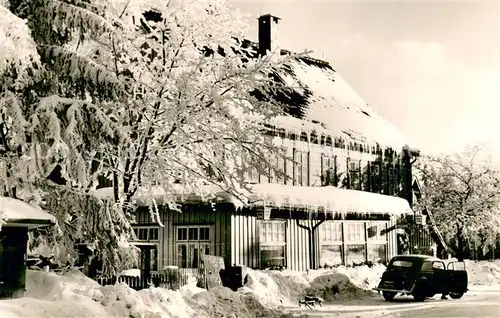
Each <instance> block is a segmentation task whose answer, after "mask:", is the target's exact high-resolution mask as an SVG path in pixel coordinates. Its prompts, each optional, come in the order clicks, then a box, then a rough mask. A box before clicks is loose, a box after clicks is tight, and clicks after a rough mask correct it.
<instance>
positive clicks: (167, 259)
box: [137, 205, 397, 271]
mask: <svg viewBox="0 0 500 318" xmlns="http://www.w3.org/2000/svg"><path fill="white" fill-rule="evenodd" d="M137 221H138V226H158V225H157V224H154V223H153V222H151V218H150V214H149V211H148V209H147V208H145V207H141V208H140V209H139V213H137ZM161 221H162V223H163V224H164V227H163V228H162V227H160V233H159V241H158V242H156V244H157V245H158V251H159V260H158V261H159V264H158V265H159V268H160V269H161V268H163V267H164V266H166V265H177V247H176V244H175V243H176V237H175V236H176V233H175V226H177V225H210V226H211V228H212V231H213V235H214V237H213V244H212V247H211V253H212V254H214V255H217V256H221V257H223V258H224V261H225V263H226V265H227V266H229V265H245V266H248V267H251V268H260V265H261V260H260V235H259V234H260V232H259V228H260V226H261V224H262V222H263V220H258V219H257V217H256V216H255V214H253V213H248V211H247V213H240V212H238V213H237V212H236V211H235V210H234V207H233V206H231V205H217V206H216V207H215V209H213V208H212V207H211V206H210V205H186V206H184V210H183V212H182V213H179V212H176V211H170V210H167V209H164V210H163V211H161ZM317 222H318V221H310V220H300V221H297V220H293V219H292V220H290V219H289V220H286V221H285V223H286V234H285V235H286V248H285V254H286V255H285V259H286V267H287V269H289V270H295V271H305V270H308V269H310V254H311V253H310V247H309V233H308V231H307V230H306V229H305V228H303V226H306V227H312V225H314V224H316V223H317ZM395 224H396V217H394V216H393V217H391V219H390V222H389V225H388V227H391V226H392V225H395ZM299 225H300V226H299ZM301 226H302V227H301ZM320 226H321V225H320ZM319 232H320V231H319V229H317V230H316V235H315V240H316V244H315V247H316V264H317V265H320V264H319V259H320V242H319V240H320V234H319ZM387 240H388V247H387V257H388V259H390V258H391V257H393V256H395V255H397V232H396V231H395V230H393V231H390V232H388V233H387ZM153 243H154V242H153Z"/></svg>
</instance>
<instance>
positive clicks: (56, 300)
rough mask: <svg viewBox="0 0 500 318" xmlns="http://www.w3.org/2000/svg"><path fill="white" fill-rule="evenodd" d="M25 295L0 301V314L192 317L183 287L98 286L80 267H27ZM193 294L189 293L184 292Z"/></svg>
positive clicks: (3, 315)
mask: <svg viewBox="0 0 500 318" xmlns="http://www.w3.org/2000/svg"><path fill="white" fill-rule="evenodd" d="M26 288H27V292H26V295H25V297H24V298H19V299H12V300H3V301H0V312H2V317H33V318H35V317H166V318H168V317H195V316H197V315H198V313H197V311H196V309H194V308H191V307H189V306H188V305H187V304H186V302H185V300H184V295H183V291H181V292H173V291H170V290H166V289H162V288H150V289H145V290H141V291H139V292H137V291H135V290H133V289H131V288H130V287H128V286H127V285H126V284H123V283H121V284H117V285H113V286H111V285H110V286H104V287H102V286H100V285H99V284H97V282H95V281H93V280H91V279H90V278H88V277H86V276H85V275H83V274H82V273H81V272H79V271H72V272H69V273H67V274H65V275H64V276H61V275H57V274H55V273H47V272H37V271H28V272H27V279H26ZM186 294H188V295H192V293H186Z"/></svg>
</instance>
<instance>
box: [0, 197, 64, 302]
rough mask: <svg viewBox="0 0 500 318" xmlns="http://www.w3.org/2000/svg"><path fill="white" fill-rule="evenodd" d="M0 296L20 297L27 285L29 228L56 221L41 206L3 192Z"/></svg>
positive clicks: (0, 227)
mask: <svg viewBox="0 0 500 318" xmlns="http://www.w3.org/2000/svg"><path fill="white" fill-rule="evenodd" d="M0 222H1V223H0V298H17V297H22V296H23V295H24V291H25V288H26V250H27V244H28V231H29V230H30V229H33V228H37V227H43V226H50V225H54V224H56V218H55V217H54V216H53V215H50V214H49V213H47V212H44V211H43V210H42V209H41V208H39V207H36V206H33V205H31V204H28V203H26V202H23V201H21V200H18V199H13V198H8V197H2V196H0Z"/></svg>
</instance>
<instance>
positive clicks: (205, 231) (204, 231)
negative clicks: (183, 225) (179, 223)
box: [200, 227, 210, 241]
mask: <svg viewBox="0 0 500 318" xmlns="http://www.w3.org/2000/svg"><path fill="white" fill-rule="evenodd" d="M209 231H210V230H209V228H208V227H202V228H200V241H208V240H209V239H210V234H209V233H210V232H209Z"/></svg>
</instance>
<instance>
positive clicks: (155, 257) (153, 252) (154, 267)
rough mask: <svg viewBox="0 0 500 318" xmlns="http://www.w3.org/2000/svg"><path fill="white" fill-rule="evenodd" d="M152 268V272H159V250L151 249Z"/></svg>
mask: <svg viewBox="0 0 500 318" xmlns="http://www.w3.org/2000/svg"><path fill="white" fill-rule="evenodd" d="M150 266H151V267H150V268H151V270H152V271H157V270H158V250H157V249H156V247H155V248H153V249H151V263H150Z"/></svg>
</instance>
